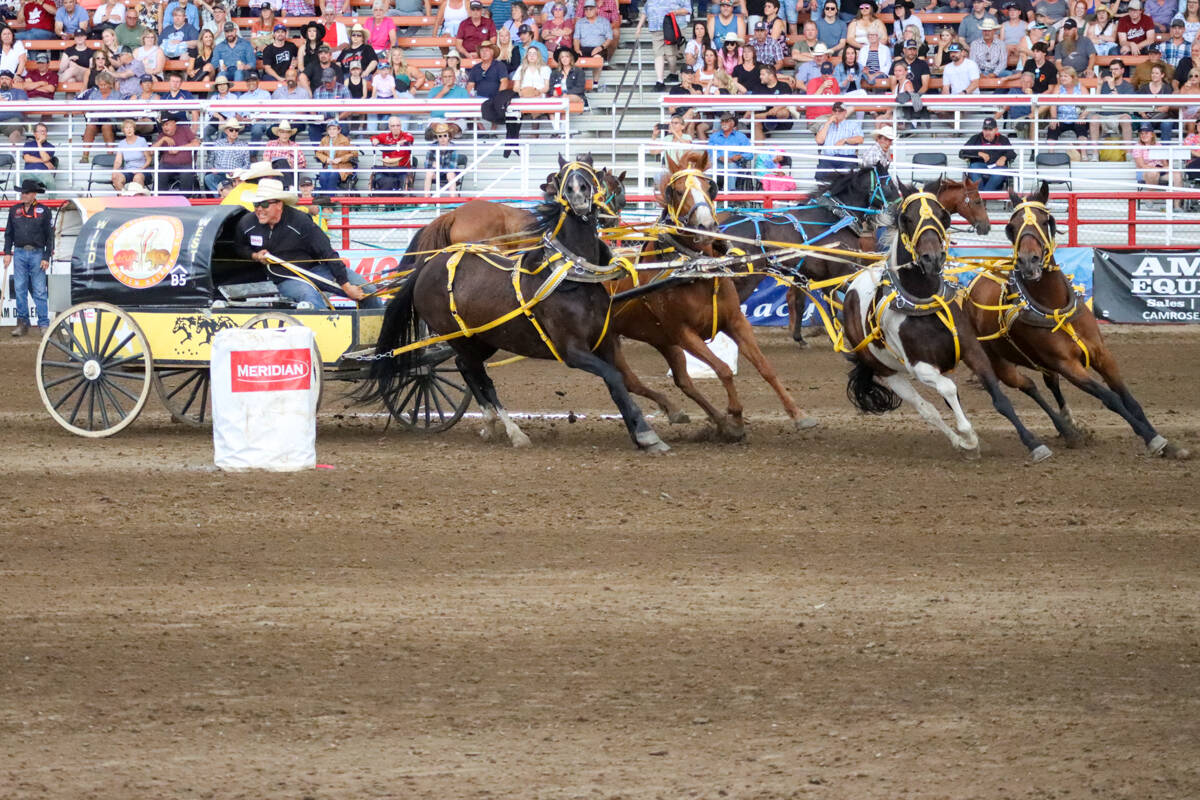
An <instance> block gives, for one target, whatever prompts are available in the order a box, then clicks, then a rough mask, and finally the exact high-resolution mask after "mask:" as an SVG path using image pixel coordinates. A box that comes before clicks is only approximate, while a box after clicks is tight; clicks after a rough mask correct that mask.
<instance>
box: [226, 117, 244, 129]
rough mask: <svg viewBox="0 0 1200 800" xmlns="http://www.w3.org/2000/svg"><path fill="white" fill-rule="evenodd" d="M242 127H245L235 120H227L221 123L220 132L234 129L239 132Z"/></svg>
mask: <svg viewBox="0 0 1200 800" xmlns="http://www.w3.org/2000/svg"><path fill="white" fill-rule="evenodd" d="M244 127H246V126H245V125H243V124H242V123H240V122H238V121H237V120H236V119H227V120H225V121H224V122H222V123H221V130H222V131H227V130H229V129H230V128H236V129H237V130H239V131H240V130H241V129H242V128H244Z"/></svg>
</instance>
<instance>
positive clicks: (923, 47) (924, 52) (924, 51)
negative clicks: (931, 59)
mask: <svg viewBox="0 0 1200 800" xmlns="http://www.w3.org/2000/svg"><path fill="white" fill-rule="evenodd" d="M905 42H913V43H914V44H915V45H916V47H917V56H918V57H920V58H925V57H927V56H928V55H929V45H927V44H925V38H924V37H923V36H921V30H920V28H919V27H918V26H916V25H910V26H909V27H908V35H907V36H905V37H903V38H900V39H897V40H896V41H894V42H893V43H892V61H895V60H896V59H897V58H900V56H902V55H904V43H905Z"/></svg>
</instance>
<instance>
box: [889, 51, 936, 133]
mask: <svg viewBox="0 0 1200 800" xmlns="http://www.w3.org/2000/svg"><path fill="white" fill-rule="evenodd" d="M892 92H893V93H894V97H895V98H896V104H897V108H896V115H895V119H894V120H893V121H894V123H895V126H896V130H904V129H916V128H918V127H920V124H921V123H920V121H921V120H924V119H928V118H929V116H930V115H929V112H928V111H926V110H925V100H924V98H922V97H921V92H920V89H919V88H918V87H917V85H916V84H915V83H913V79H912V76H910V75H909V74H908V64H906V63H905V62H904V61H903V60H900V61H896V62H895V63H893V64H892ZM886 113H887V112H884V116H886Z"/></svg>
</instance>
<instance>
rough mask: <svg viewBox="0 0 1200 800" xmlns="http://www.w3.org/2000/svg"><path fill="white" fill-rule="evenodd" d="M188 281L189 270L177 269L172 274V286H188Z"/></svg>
mask: <svg viewBox="0 0 1200 800" xmlns="http://www.w3.org/2000/svg"><path fill="white" fill-rule="evenodd" d="M187 279H188V274H187V270H183V269H177V270H174V271H173V272H172V273H171V285H172V286H186V285H187Z"/></svg>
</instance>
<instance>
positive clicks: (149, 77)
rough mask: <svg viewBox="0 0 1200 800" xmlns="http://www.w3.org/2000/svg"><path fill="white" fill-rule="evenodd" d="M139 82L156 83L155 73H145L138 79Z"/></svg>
mask: <svg viewBox="0 0 1200 800" xmlns="http://www.w3.org/2000/svg"><path fill="white" fill-rule="evenodd" d="M138 83H154V76H153V75H143V76H142V77H141V78H139V79H138Z"/></svg>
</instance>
